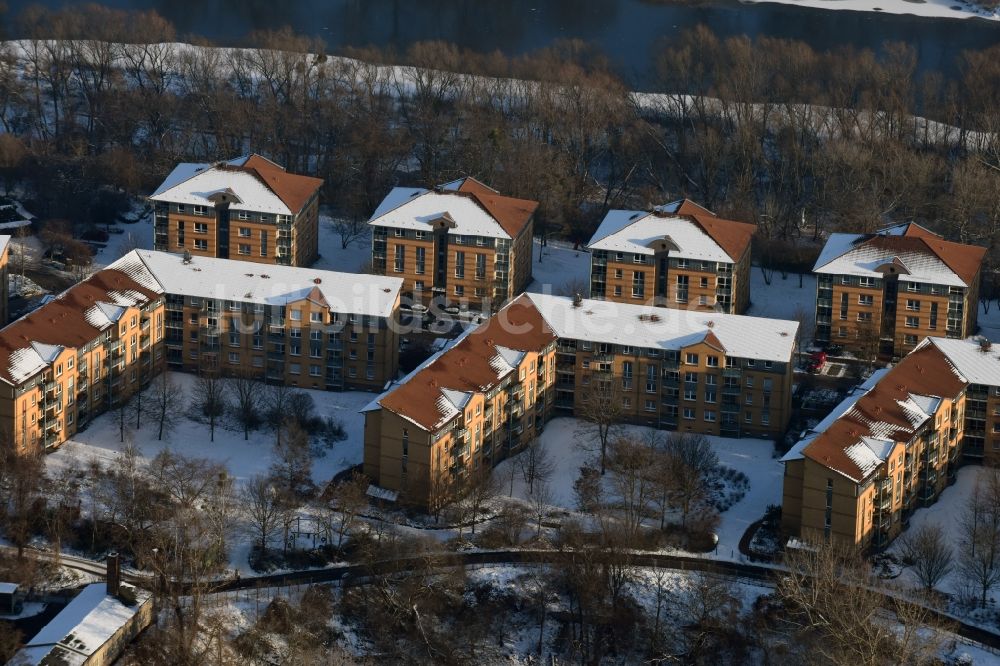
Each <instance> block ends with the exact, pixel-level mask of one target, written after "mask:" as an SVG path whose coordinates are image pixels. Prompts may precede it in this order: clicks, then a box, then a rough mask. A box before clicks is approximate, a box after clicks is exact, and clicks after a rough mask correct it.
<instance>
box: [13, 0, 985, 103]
mask: <svg viewBox="0 0 1000 666" xmlns="http://www.w3.org/2000/svg"><path fill="white" fill-rule="evenodd" d="M33 2H34V3H40V4H42V5H46V6H49V7H53V8H56V7H61V6H64V5H66V4H73V3H67V2H65V1H64V0H40V1H39V0H33ZM6 4H7V6H8V14H7V16H8V17H10V16H16V14H17V13H18V12H19V11H20V10H21V9H22V8H23V7H24V6H26V5H28V4H32V2H31V0H8V1H7V3H6ZM102 4H106V5H109V6H113V7H120V8H131V9H155V10H156V11H157V12H159V13H160V14H162V15H163V16H165V17H166V18H168V19H170V21H172V22H173V23H174V25H175V26H176V27H177V30H178V33H179V34H180V35H182V36H183V35H190V34H197V35H202V36H205V37H208V38H210V39H212V40H215V41H218V42H220V43H225V44H232V43H238V42H239V40H240V38H241V37H243V36H245V35H246V34H247V33H248V32H250V31H251V30H254V29H257V28H277V27H281V26H284V25H288V26H291V27H292V28H293V29H295V30H296V31H297V32H301V33H306V34H311V35H316V36H320V37H323V38H324V39H325V40H326V42H327V44H328V45H329V48H330V50H331V51H336V50H337V49H338V48H339V47H342V46H367V45H378V46H386V45H394V46H396V47H399V48H405V47H406V46H407V45H409V44H411V43H413V42H415V41H422V40H429V39H441V40H446V41H450V42H454V43H456V44H459V45H460V46H463V47H467V48H471V49H475V50H479V51H493V50H500V51H502V52H504V53H506V54H508V55H518V54H522V53H525V52H529V51H533V50H535V49H538V48H541V47H544V46H546V45H549V44H551V43H552V42H553V41H555V40H557V39H561V38H579V39H583V40H586V41H588V42H593V43H595V44H597V45H599V46H600V47H601V48H602V49H603V50H604V52H605V53H607V54H608V55H609V56H610V57H611V58H612V60H613V61H614V63H615V65H616V67H617V68H618V70H619V72H620V73H621V74H622V75H623V76H625V77H626V78H627V79H628V80H629V81H630V82H631V83H633V84H634V85H635V86H637V87H639V88H647V87H649V85H650V82H651V74H650V71H651V68H650V54H651V50H652V48H653V46H654V45H655V44H656V43H658V42H659V41H660V40H662V39H667V40H669V39H670V38H671V36H673V35H676V34H677V33H678V32H679V31H681V30H683V29H684V28H689V27H693V26H695V25H698V24H699V23H703V24H705V25H707V26H708V27H710V28H711V29H712V30H713V31H715V32H716V33H717V34H719V35H721V36H728V35H735V34H742V33H746V34H748V35H751V36H755V35H767V36H772V37H783V38H792V39H798V40H802V41H805V42H807V43H809V44H810V45H812V47H813V48H815V49H817V50H826V49H831V48H836V47H837V46H840V45H848V44H849V45H853V46H855V47H868V48H872V49H878V47H879V46H880V45H881V44H882V43H883V42H884V41H886V40H893V41H905V42H909V43H910V44H912V45H913V46H914V47H915V48H916V49H917V53H918V57H919V67H920V70H921V72H925V71H928V70H940V71H942V72H943V73H944V74H945V75H949V74H951V73H953V72H954V62H955V58H956V56H957V55H958V54H959V53H960V52H961V51H962V50H964V49H981V48H985V47H987V46H991V45H993V44H996V43H998V42H1000V22H989V21H984V20H980V19H924V18H917V17H913V16H896V15H890V14H880V13H877V12H850V11H825V10H815V9H807V8H800V7H790V6H787V5H773V4H772V5H741V4H738V3H736V2H733V1H727V0H721V1H716V2H709V3H707V4H695V5H692V4H663V3H652V2H644V1H643V0H103V3H102ZM831 4H832V3H831ZM5 23H6V25H5V28H6V33H7V34H8V35H12V36H16V29H15V28H14V27H13V26H12V25H11V22H10V20H9V19H8V20H6V21H5Z"/></svg>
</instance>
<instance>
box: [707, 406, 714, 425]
mask: <svg viewBox="0 0 1000 666" xmlns="http://www.w3.org/2000/svg"><path fill="white" fill-rule="evenodd" d="M705 420H706V421H707V422H709V423H715V410H712V409H706V410H705Z"/></svg>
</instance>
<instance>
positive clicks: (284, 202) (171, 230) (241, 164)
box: [149, 155, 323, 266]
mask: <svg viewBox="0 0 1000 666" xmlns="http://www.w3.org/2000/svg"><path fill="white" fill-rule="evenodd" d="M322 186H323V181H322V179H320V178H311V177H309V176H302V175H298V174H293V173H288V172H287V171H285V169H284V168H283V167H281V166H279V165H277V164H275V163H274V162H272V161H270V160H269V159H267V158H265V157H261V156H260V155H246V156H243V157H238V158H236V159H232V160H229V161H226V162H217V163H215V164H191V163H182V164H178V165H177V166H176V167H175V168H174V170H173V171H172V172H171V173H170V175H168V176H167V178H166V179H165V180H164V181H163V183H161V184H160V186H159V187H158V188H156V191H155V192H153V194H152V195H150V197H149V200H150V203H151V204H152V206H153V211H154V218H153V247H154V248H155V249H157V250H161V251H164V252H177V253H182V254H183V253H187V254H189V255H191V256H196V257H216V258H220V259H238V260H240V261H248V262H253V263H259V264H277V265H284V266H309V265H311V264H312V263H313V262H314V261H316V259H317V258H319V190H320V188H321V187H322Z"/></svg>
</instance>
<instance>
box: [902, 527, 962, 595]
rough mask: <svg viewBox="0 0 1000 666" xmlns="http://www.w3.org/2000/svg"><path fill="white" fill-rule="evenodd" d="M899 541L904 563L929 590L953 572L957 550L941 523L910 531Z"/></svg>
mask: <svg viewBox="0 0 1000 666" xmlns="http://www.w3.org/2000/svg"><path fill="white" fill-rule="evenodd" d="M899 544H900V553H901V554H902V556H903V562H904V563H906V564H908V565H909V566H910V568H911V569H912V570H913V573H914V574H915V575H916V577H917V580H919V581H920V584H921V585H923V586H924V589H925V590H926V591H927V592H930V591H931V590H933V589H934V588H935V587H937V584H938V583H940V582H941V581H942V580H944V579H945V578H947V577H948V574H950V573H951V570H952V566H953V564H952V562H953V559H954V556H955V553H954V551H953V550H952V548H951V544H949V543H948V541H947V538H946V537H945V534H944V530H942V529H941V526H940V525H938V524H937V523H925V524H923V525H921V526H920V527H918V528H915V529H910V530H908V531H907V532H906V533H905V534H903V536H902V537H901V538H900V540H899Z"/></svg>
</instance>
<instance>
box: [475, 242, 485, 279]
mask: <svg viewBox="0 0 1000 666" xmlns="http://www.w3.org/2000/svg"><path fill="white" fill-rule="evenodd" d="M480 240H481V239H480ZM476 279H477V280H485V279H486V255H485V254H477V255H476Z"/></svg>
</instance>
